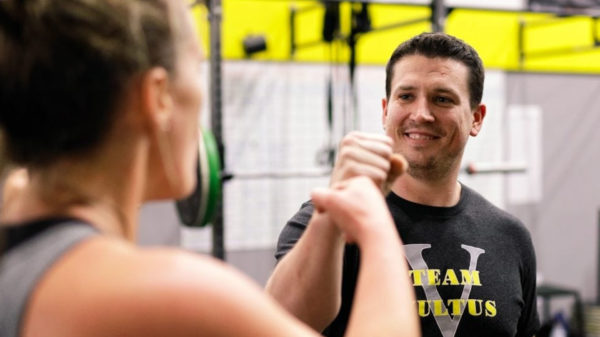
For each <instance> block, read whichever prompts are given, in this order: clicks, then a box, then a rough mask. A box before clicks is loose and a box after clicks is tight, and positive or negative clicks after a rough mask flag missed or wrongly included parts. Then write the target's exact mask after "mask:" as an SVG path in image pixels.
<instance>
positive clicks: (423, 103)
mask: <svg viewBox="0 0 600 337" xmlns="http://www.w3.org/2000/svg"><path fill="white" fill-rule="evenodd" d="M411 118H412V119H413V120H415V121H416V122H421V123H425V122H433V121H434V116H433V114H432V113H431V109H430V106H429V102H428V101H427V98H425V97H420V98H418V99H416V100H415V101H414V105H413V107H412V111H411Z"/></svg>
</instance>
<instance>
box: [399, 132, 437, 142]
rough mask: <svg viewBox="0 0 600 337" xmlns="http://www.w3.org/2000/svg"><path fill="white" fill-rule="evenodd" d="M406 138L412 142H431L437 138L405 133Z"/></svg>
mask: <svg viewBox="0 0 600 337" xmlns="http://www.w3.org/2000/svg"><path fill="white" fill-rule="evenodd" d="M404 135H405V136H406V137H408V138H410V139H414V140H433V139H435V138H437V137H435V136H431V135H428V134H423V133H409V132H407V133H405V134H404Z"/></svg>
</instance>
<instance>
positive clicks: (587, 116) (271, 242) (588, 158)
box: [139, 0, 600, 336]
mask: <svg viewBox="0 0 600 337" xmlns="http://www.w3.org/2000/svg"><path fill="white" fill-rule="evenodd" d="M190 10H191V11H193V13H194V16H195V18H196V22H197V26H198V31H199V33H200V35H201V38H202V43H203V45H204V48H205V51H206V62H205V64H204V66H205V71H204V73H203V75H204V78H205V80H206V93H207V95H206V98H205V102H204V105H205V106H204V109H203V115H202V123H203V125H204V128H205V129H209V130H211V131H212V132H213V133H214V134H215V136H216V138H217V143H218V146H219V148H220V149H221V153H222V154H224V156H223V158H222V160H223V162H222V165H223V170H224V172H225V173H224V175H225V176H226V178H227V179H225V180H224V181H223V185H222V187H223V190H222V204H221V205H222V207H221V208H220V209H219V210H218V212H217V215H216V217H215V220H214V221H213V223H212V224H210V225H209V226H206V227H203V228H186V227H183V226H181V223H180V220H179V217H178V214H177V211H176V208H175V206H174V204H173V203H155V204H151V205H148V206H146V207H145V208H144V209H143V210H142V218H141V222H142V228H141V231H140V236H139V240H140V243H142V244H144V245H156V244H160V245H164V244H167V245H178V246H183V247H184V248H186V249H190V250H193V251H197V252H201V253H207V254H213V255H215V256H217V257H220V258H224V259H225V260H226V261H227V262H229V263H231V264H233V265H235V266H236V267H238V268H240V269H241V270H242V271H243V272H245V273H247V274H248V275H249V276H250V277H252V278H254V279H255V280H256V281H257V282H259V284H261V285H264V283H265V282H266V280H267V278H268V276H269V274H270V272H271V270H272V269H273V267H274V265H275V259H274V257H273V252H274V249H275V245H276V242H277V237H278V235H279V232H280V231H281V229H282V227H283V226H284V224H285V223H286V221H287V220H288V219H289V218H290V217H291V216H292V215H293V214H294V213H295V212H296V211H297V210H298V209H299V207H300V204H301V203H302V202H303V201H306V200H307V199H308V198H309V193H310V191H311V189H312V188H314V187H318V186H327V184H328V180H329V179H328V175H327V174H328V172H329V170H330V169H331V167H332V163H333V158H334V156H335V148H336V147H337V143H338V142H339V140H340V139H341V137H342V136H343V135H344V134H346V133H347V132H349V131H351V130H363V131H369V132H379V133H382V132H383V130H382V127H381V99H382V98H383V97H384V96H385V90H384V87H385V85H384V81H385V70H384V66H385V63H386V62H387V59H388V57H389V56H390V54H391V52H392V51H393V50H394V49H395V47H396V46H397V45H398V44H399V43H401V42H402V41H404V40H406V39H408V38H410V37H412V36H414V35H416V34H419V33H421V32H424V31H445V32H447V33H449V34H452V35H455V36H457V37H459V38H461V39H463V40H465V41H466V42H467V43H469V44H471V45H472V46H473V47H474V48H475V49H476V50H477V51H478V52H479V54H480V56H481V58H482V59H483V62H484V65H485V67H486V82H485V90H484V97H483V103H485V104H486V105H487V107H488V110H487V111H488V113H487V117H486V120H485V123H484V126H483V130H482V132H481V133H480V135H479V136H478V137H476V138H472V139H471V140H470V141H469V144H468V145H467V150H466V153H465V156H464V162H463V165H464V168H465V169H464V170H463V171H462V173H461V175H460V177H459V179H460V180H461V181H462V182H463V183H465V184H466V185H468V186H471V187H472V188H474V189H475V190H477V191H479V192H480V193H482V194H483V195H484V196H485V197H487V198H488V199H489V200H490V201H492V202H493V203H494V204H496V205H497V206H499V207H501V208H503V209H505V210H507V211H509V212H510V213H512V214H514V215H516V216H517V217H519V218H520V219H521V220H522V221H523V222H524V223H525V225H526V226H527V228H528V229H529V231H530V232H531V235H532V238H533V242H534V245H535V249H536V253H537V262H538V266H537V267H538V283H539V286H540V288H539V293H540V298H539V305H540V313H541V316H542V318H543V319H548V318H549V317H551V316H552V315H554V314H555V313H556V312H560V311H564V312H565V314H566V315H568V316H569V317H571V319H579V323H581V324H583V323H582V320H581V317H582V315H583V313H582V311H581V310H583V309H582V308H583V307H587V308H589V309H587V310H586V311H585V315H586V317H592V316H593V314H594V310H593V309H594V306H593V304H594V303H597V302H598V301H597V298H598V297H599V293H598V285H599V284H600V277H599V273H600V270H599V268H598V265H599V263H600V261H599V252H600V249H599V246H598V236H599V227H600V177H598V172H599V171H600V169H599V167H600V132H599V130H600V76H599V75H600V48H599V46H600V25H599V24H598V15H600V1H598V0H587V1H580V0H570V1H569V0H562V1H559V0H552V1H550V0H486V1H478V0H454V1H451V0H445V1H438V0H434V1H417V0H414V1H409V0H405V1H392V0H389V1H384V0H380V1H308V0H306V1H301V0H296V1H291V0H206V1H190ZM469 166H471V167H472V168H476V172H475V173H473V172H471V174H469V173H468V172H467V171H468V170H467V168H468V167H469ZM214 231H217V233H215V232H214ZM581 303H583V304H584V305H583V306H581V305H580V304H581ZM587 321H588V322H591V321H592V318H588V319H587ZM590 324H591V323H590ZM593 329H594V328H593V327H592V326H591V325H590V327H589V328H588V332H589V333H588V335H590V336H592V335H593V333H594V331H592V330H593Z"/></svg>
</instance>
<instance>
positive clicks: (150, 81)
mask: <svg viewBox="0 0 600 337" xmlns="http://www.w3.org/2000/svg"><path fill="white" fill-rule="evenodd" d="M170 85H171V84H170V79H169V73H168V72H167V71H166V69H164V68H162V67H154V68H152V69H150V70H148V71H146V72H145V73H144V74H143V75H142V79H141V102H140V104H141V113H142V115H143V118H144V119H145V120H146V122H147V125H148V126H149V127H150V129H151V130H153V131H158V130H167V129H168V128H169V126H170V124H171V118H172V113H173V98H172V96H171V90H170Z"/></svg>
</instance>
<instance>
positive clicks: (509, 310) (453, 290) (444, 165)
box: [267, 33, 539, 337]
mask: <svg viewBox="0 0 600 337" xmlns="http://www.w3.org/2000/svg"><path fill="white" fill-rule="evenodd" d="M483 82H484V70H483V66H482V62H481V59H480V58H479V56H478V55H477V52H476V51H475V50H474V49H473V48H472V47H471V46H469V45H467V44H466V43H464V42H463V41H461V40H459V39H457V38H455V37H453V36H450V35H447V34H444V33H423V34H420V35H418V36H415V37H414V38H412V39H410V40H408V41H406V42H404V43H402V44H401V45H399V46H398V47H397V48H396V50H394V52H393V53H392V55H391V57H390V60H389V61H388V64H387V66H386V97H385V98H383V99H382V123H383V128H384V130H385V135H381V134H367V133H359V132H352V133H350V134H349V135H347V136H346V137H344V139H343V140H342V142H341V144H340V148H339V152H338V158H337V160H336V164H335V167H334V170H333V173H332V177H331V184H336V183H339V182H341V181H344V180H346V179H348V178H351V177H354V176H359V175H363V176H368V177H370V178H371V179H373V180H374V181H375V182H376V183H377V184H379V185H381V186H382V188H383V189H384V190H387V188H386V187H388V186H387V184H386V181H387V180H388V174H389V173H390V171H393V169H392V167H393V166H394V165H393V163H392V159H391V158H392V154H393V153H397V154H401V155H402V156H404V158H405V159H406V161H407V162H408V170H407V174H404V175H403V176H401V177H400V178H399V179H397V180H396V181H395V182H394V184H393V185H391V186H390V187H391V193H389V195H388V196H387V203H388V206H389V209H390V211H391V213H392V215H393V218H394V221H395V223H396V228H397V229H398V233H399V235H400V236H401V238H402V241H403V242H404V247H405V251H406V259H407V262H408V264H409V266H410V268H411V270H410V272H409V275H407V277H409V278H410V281H411V282H412V285H413V287H414V290H415V293H416V297H417V301H416V303H407V305H415V306H417V310H418V314H419V316H420V318H421V329H422V332H423V336H432V337H455V336H469V337H473V336H527V337H530V336H532V335H534V333H535V332H536V330H537V329H538V327H539V322H538V317H537V311H536V297H535V284H536V278H535V272H536V265H535V254H534V250H533V245H532V243H531V239H530V235H529V233H528V232H527V230H526V229H525V227H524V226H523V225H522V223H521V222H520V221H519V220H518V219H516V218H515V217H513V216H511V215H509V214H508V213H506V212H504V211H502V210H500V209H498V208H496V207H495V206H493V205H492V204H491V203H490V202H488V201H487V200H485V199H484V198H483V197H482V196H481V195H479V194H478V193H477V192H475V191H473V190H472V189H470V188H468V187H467V186H465V185H463V184H461V183H460V182H459V181H458V173H459V171H460V167H461V160H462V156H463V152H464V149H465V146H466V144H467V141H468V139H469V137H475V136H477V135H478V133H479V132H480V131H481V128H482V125H483V121H484V118H485V116H486V107H485V105H483V104H482V103H481V99H482V93H483ZM313 210H314V208H313V206H312V203H311V202H307V203H305V204H304V205H302V208H301V209H300V211H299V212H298V213H297V214H296V215H294V217H292V219H291V220H290V221H289V222H288V223H287V224H286V226H285V227H284V229H283V231H282V233H281V235H280V237H279V243H278V247H277V252H276V258H277V259H278V260H279V263H278V265H277V267H276V268H275V270H274V272H273V274H272V275H271V278H270V279H269V281H268V283H267V291H268V292H269V293H271V294H272V295H273V296H274V297H275V298H276V299H277V300H278V301H280V302H281V303H282V304H283V305H284V306H285V307H286V308H287V309H288V310H289V311H290V312H292V313H293V314H295V315H296V316H297V317H298V318H300V319H301V320H303V321H305V322H306V323H308V324H309V325H311V326H313V327H314V328H316V329H318V330H324V333H325V335H327V336H342V335H343V333H344V331H345V329H346V326H347V323H348V320H349V312H350V310H349V309H350V307H351V304H352V300H353V298H354V295H355V288H356V285H357V271H358V266H359V263H360V256H359V254H358V250H357V249H356V247H355V246H353V245H348V244H346V242H345V240H344V238H343V236H342V234H341V233H340V232H339V230H337V229H336V227H335V226H334V225H333V224H332V223H331V221H330V220H329V219H328V218H326V217H323V216H319V215H315V216H313ZM398 263H403V261H399V262H398ZM380 301H381V302H382V303H384V302H385V301H386V299H385V298H382V299H380Z"/></svg>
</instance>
